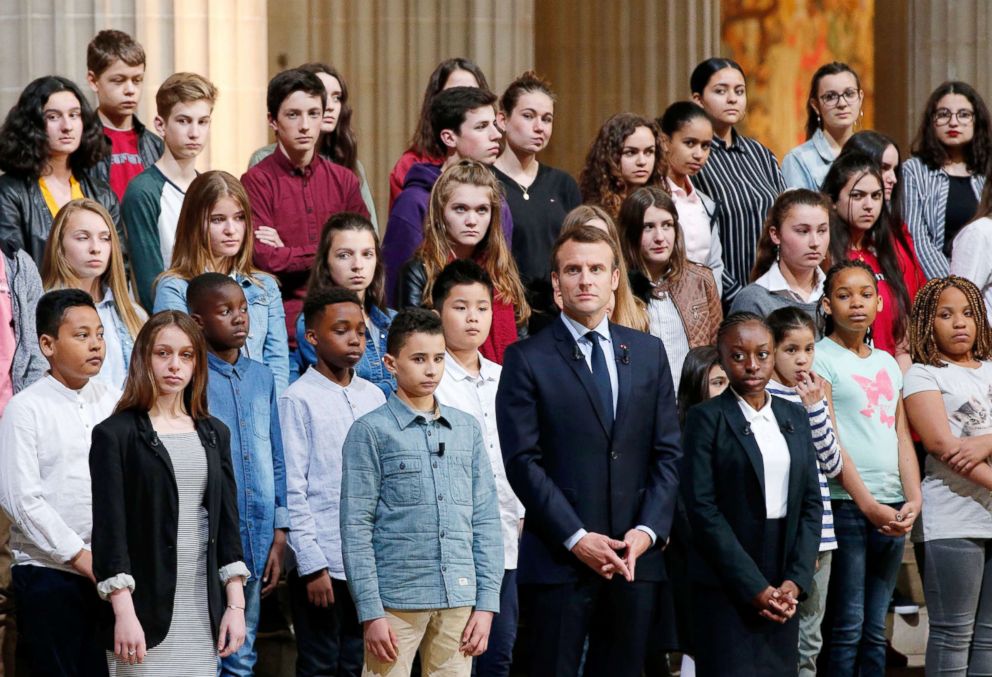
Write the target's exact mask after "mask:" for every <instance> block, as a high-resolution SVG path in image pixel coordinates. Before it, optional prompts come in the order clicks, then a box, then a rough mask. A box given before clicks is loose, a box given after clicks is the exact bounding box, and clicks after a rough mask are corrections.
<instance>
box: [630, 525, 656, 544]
mask: <svg viewBox="0 0 992 677" xmlns="http://www.w3.org/2000/svg"><path fill="white" fill-rule="evenodd" d="M634 528H635V529H637V530H638V531H643V532H644V533H646V534H647V535H648V536H650V537H651V545H654V544H655V543H657V542H658V534H656V533H654V529H652V528H651V527H646V526H644V525H643V524H638V525H637V526H636V527H634Z"/></svg>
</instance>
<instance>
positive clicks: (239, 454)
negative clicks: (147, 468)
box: [207, 353, 289, 578]
mask: <svg viewBox="0 0 992 677" xmlns="http://www.w3.org/2000/svg"><path fill="white" fill-rule="evenodd" d="M207 364H208V366H209V367H210V373H209V380H208V381H207V404H208V406H209V408H210V413H211V415H213V416H216V417H217V418H219V419H220V420H221V421H223V422H224V424H225V425H227V427H228V428H230V429H231V463H232V465H233V466H234V479H235V481H236V483H237V486H238V514H239V515H240V516H241V545H242V548H243V549H244V554H245V560H244V561H245V564H247V565H248V570H249V571H250V572H251V575H252V577H253V578H254V577H258V578H261V576H262V573H263V572H264V571H265V563H266V561H267V560H268V557H269V548H270V547H272V536H273V533H272V532H273V530H274V529H288V528H289V508H288V507H287V505H286V465H285V463H284V461H283V451H282V432H281V429H280V427H279V412H278V409H277V407H276V392H275V387H274V382H273V378H272V372H271V371H269V369H268V368H267V367H266V366H265V365H263V364H261V363H259V362H255V361H254V360H251V359H249V358H247V357H245V356H244V355H241V356H239V357H238V361H237V362H236V363H235V364H233V365H232V364H228V363H227V362H225V361H224V360H222V359H220V358H219V357H217V356H216V355H214V354H213V353H208V354H207Z"/></svg>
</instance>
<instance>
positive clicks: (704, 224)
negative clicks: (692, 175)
mask: <svg viewBox="0 0 992 677" xmlns="http://www.w3.org/2000/svg"><path fill="white" fill-rule="evenodd" d="M668 187H669V189H670V190H669V192H670V193H671V194H672V202H674V203H675V209H677V210H678V217H679V226H681V227H682V233H683V235H684V236H685V257H686V258H687V259H689V260H690V261H692V262H693V263H701V264H702V265H704V266H708V265H709V261H710V247H711V246H712V245H713V229H712V224H711V223H710V215H709V214H707V213H706V207H705V206H704V205H703V200H702V198H701V197H699V192H698V191H697V190H696V189H694V188H693V187H692V183H691V182H690V183H689V190H691V191H692V192H691V193H686V192H685V191H684V190H682V188H681V186H679V185H678V184H677V183H675V182H674V181H672V180H671V178H669V179H668Z"/></svg>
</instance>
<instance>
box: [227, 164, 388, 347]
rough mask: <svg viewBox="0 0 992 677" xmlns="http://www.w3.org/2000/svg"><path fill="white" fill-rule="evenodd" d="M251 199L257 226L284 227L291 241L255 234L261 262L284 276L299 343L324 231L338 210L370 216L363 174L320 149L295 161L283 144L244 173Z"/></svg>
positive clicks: (289, 325)
mask: <svg viewBox="0 0 992 677" xmlns="http://www.w3.org/2000/svg"><path fill="white" fill-rule="evenodd" d="M241 183H243V184H244V187H245V190H246V191H247V192H248V199H249V201H250V202H251V212H252V217H253V219H254V223H255V225H254V227H255V228H258V227H260V226H269V227H271V228H275V229H276V230H277V231H278V232H279V237H280V238H281V239H282V241H283V244H284V245H286V246H285V247H272V246H270V245H267V244H263V243H261V242H259V241H258V240H255V265H256V266H258V267H259V268H261V269H262V270H264V271H267V272H269V273H272V274H273V275H275V276H276V277H277V278H278V279H279V284H280V287H281V289H282V299H283V306H284V308H285V309H286V331H287V332H289V347H290V349H295V348H296V317H297V315H299V314H300V311H301V310H302V309H303V297H304V296H306V291H307V279H308V278H309V276H310V268H311V267H312V266H313V258H314V254H316V252H317V242H318V240H319V239H320V231H321V229H322V228H323V227H324V223H326V222H327V219H328V217H330V216H331V215H333V214H336V213H338V212H357V213H359V214H361V215H362V216H366V217H367V216H368V215H369V210H368V208H366V206H365V201H364V200H362V193H361V187H360V186H359V183H358V177H357V176H355V174H354V173H353V172H352V171H351V170H349V169H346V168H345V167H342V166H341V165H336V164H334V163H333V162H331V161H330V160H326V159H324V158H322V157H320V155H319V154H317V153H314V158H313V160H312V161H311V162H310V164H309V165H307V166H306V167H304V168H302V169H299V168H297V167H294V166H293V165H292V164H291V163H290V161H289V159H288V158H287V157H286V155H285V154H284V153H283V152H282V151H281V150H280V149H278V148H277V149H276V151H275V152H274V153H273V154H272V155H270V156H269V157H267V158H265V159H264V160H262V161H261V162H259V163H258V164H257V165H255V166H254V167H252V168H251V169H249V170H248V171H247V172H246V173H245V175H244V176H242V177H241Z"/></svg>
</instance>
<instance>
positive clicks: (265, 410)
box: [251, 400, 271, 440]
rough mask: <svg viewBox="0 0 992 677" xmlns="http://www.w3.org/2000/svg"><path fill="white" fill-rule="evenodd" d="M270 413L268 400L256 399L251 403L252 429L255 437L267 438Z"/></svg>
mask: <svg viewBox="0 0 992 677" xmlns="http://www.w3.org/2000/svg"><path fill="white" fill-rule="evenodd" d="M270 415H271V412H270V409H269V404H268V402H262V401H261V400H256V401H255V402H252V404H251V419H252V429H253V430H254V431H255V437H257V438H258V439H260V440H267V439H269V417H270Z"/></svg>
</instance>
